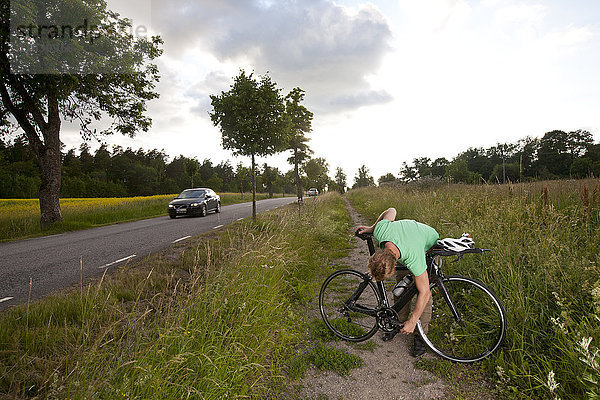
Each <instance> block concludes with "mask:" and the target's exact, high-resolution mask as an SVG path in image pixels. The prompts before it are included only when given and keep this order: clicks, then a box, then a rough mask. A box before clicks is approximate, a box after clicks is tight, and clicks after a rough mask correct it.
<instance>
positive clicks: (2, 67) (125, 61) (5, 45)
mask: <svg viewBox="0 0 600 400" xmlns="http://www.w3.org/2000/svg"><path fill="white" fill-rule="evenodd" d="M21 5H22V6H23V7H22V8H20V9H19V11H21V12H22V13H23V18H24V19H23V20H22V21H24V22H27V23H26V25H28V26H31V27H33V28H36V27H40V29H41V28H43V27H48V26H56V25H61V23H60V22H61V21H73V19H74V18H77V19H78V18H80V17H82V15H84V16H85V18H86V21H87V22H88V23H89V25H90V26H94V27H96V29H97V30H96V32H95V33H94V36H93V37H94V38H95V40H96V41H95V42H94V46H93V47H94V48H97V49H104V50H105V51H108V53H107V54H105V55H104V56H102V57H100V56H99V54H97V53H93V52H89V49H90V46H89V43H86V41H88V40H91V39H90V38H91V37H92V36H91V35H92V34H91V32H90V35H88V36H85V37H84V35H74V36H76V37H72V38H71V39H72V40H71V42H69V43H67V44H69V45H70V49H71V50H72V51H71V52H70V53H68V52H67V53H63V54H60V53H58V54H54V53H52V54H50V55H49V56H48V57H52V58H51V59H48V58H47V57H46V58H45V59H42V55H41V54H36V49H40V48H41V47H42V46H44V45H48V44H49V43H48V40H49V38H48V37H45V35H39V36H40V37H39V38H37V37H30V36H28V35H25V36H23V37H21V36H18V35H12V34H11V31H10V29H9V28H10V26H11V24H10V23H9V21H12V17H13V16H11V10H10V5H9V2H8V1H2V2H1V3H0V23H1V28H0V29H1V40H0V41H1V43H0V46H1V49H0V96H1V99H2V101H1V104H0V116H2V118H1V121H2V125H3V127H4V128H5V129H3V130H4V132H6V130H7V124H8V123H9V122H8V120H7V115H8V114H10V115H12V117H14V120H15V121H16V124H17V126H18V127H19V128H20V129H22V130H23V132H24V133H25V136H26V137H27V142H28V144H29V146H31V148H32V149H33V153H34V155H35V157H36V159H37V160H38V162H39V168H40V176H41V184H40V189H39V200H40V214H41V217H40V222H41V224H42V226H43V227H45V226H48V225H50V224H52V223H54V222H59V221H61V220H62V215H61V210H60V203H59V194H60V186H61V151H60V150H61V140H60V132H61V123H62V121H63V120H67V121H69V122H72V121H78V122H79V124H80V128H81V132H82V136H83V138H84V139H88V138H90V137H92V136H98V135H104V134H110V133H113V132H119V133H122V134H125V135H128V136H131V137H133V136H135V134H136V133H137V132H138V131H139V130H142V131H147V130H148V128H149V127H150V125H151V120H150V118H149V117H147V116H145V115H144V113H145V111H146V106H145V104H146V102H147V101H149V100H151V99H154V98H157V97H158V93H155V92H154V91H153V89H154V83H155V82H157V81H158V79H159V75H158V69H157V67H156V65H154V64H153V63H152V60H153V59H155V58H156V57H158V56H159V55H160V54H161V50H160V49H159V45H160V44H161V43H162V41H161V39H160V38H158V37H152V38H151V39H147V38H134V37H133V35H132V34H131V33H130V32H131V22H130V21H129V20H126V19H121V18H119V15H118V14H116V13H114V12H112V11H109V10H107V9H106V2H105V1H104V0H90V1H87V0H86V1H83V0H73V1H68V2H55V1H51V2H46V1H35V2H34V1H27V2H24V3H23V4H21ZM80 22H81V20H79V23H80ZM73 26H75V25H73ZM32 31H33V32H35V31H39V29H32V30H30V32H32ZM32 36H33V35H32ZM48 36H49V35H48ZM38 39H43V40H44V41H45V42H39V41H38ZM55 39H56V38H55ZM57 43H59V44H60V43H63V44H64V39H62V40H60V39H56V40H55V41H54V42H52V43H50V44H57ZM15 55H17V56H20V57H17V60H16V61H15ZM37 56H39V57H37ZM40 59H41V61H42V62H40ZM48 60H53V61H54V63H53V64H52V63H50V62H48ZM11 63H12V64H11ZM117 65H118V66H119V67H118V69H117V68H116V66H117ZM62 67H65V68H66V70H60V68H62ZM11 68H12V70H11ZM36 68H43V72H42V73H39V72H40V70H37V69H36ZM90 68H91V69H90ZM115 71H117V72H118V73H115ZM13 72H16V73H13ZM107 116H108V117H109V118H111V119H112V120H113V124H112V126H111V127H110V128H108V129H106V130H104V131H101V132H97V131H96V130H95V129H92V128H91V124H92V122H93V121H94V120H95V121H98V120H100V119H101V118H104V117H107Z"/></svg>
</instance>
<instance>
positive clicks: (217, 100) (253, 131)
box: [210, 70, 289, 220]
mask: <svg viewBox="0 0 600 400" xmlns="http://www.w3.org/2000/svg"><path fill="white" fill-rule="evenodd" d="M210 99H211V104H212V107H213V111H212V112H211V113H210V118H211V120H212V122H213V124H214V125H215V126H219V128H220V130H221V134H222V139H223V148H225V149H228V150H232V151H233V153H234V154H235V155H242V156H247V157H250V159H251V161H252V167H251V168H252V219H253V220H256V157H257V156H267V155H271V154H274V153H277V152H280V151H283V150H285V149H286V147H287V144H288V137H289V122H288V119H287V117H286V116H285V104H284V101H283V98H282V97H281V94H280V90H279V89H277V87H276V85H275V83H274V82H273V81H271V78H270V77H269V76H268V75H264V76H262V77H261V78H260V81H257V80H256V79H254V77H253V74H250V75H246V72H245V71H243V70H242V71H240V74H239V75H238V76H237V77H236V78H235V79H234V83H233V85H231V89H230V90H229V91H227V92H221V95H219V96H214V95H211V96H210Z"/></svg>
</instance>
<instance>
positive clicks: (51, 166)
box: [39, 145, 62, 228]
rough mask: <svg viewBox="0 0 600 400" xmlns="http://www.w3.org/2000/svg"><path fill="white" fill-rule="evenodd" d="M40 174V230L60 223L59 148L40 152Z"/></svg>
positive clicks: (47, 147) (45, 149)
mask: <svg viewBox="0 0 600 400" xmlns="http://www.w3.org/2000/svg"><path fill="white" fill-rule="evenodd" d="M39 161H40V173H41V177H42V184H41V185H40V194H39V195H40V212H41V218H40V224H41V225H42V228H45V227H48V226H49V225H52V224H53V223H55V222H61V221H62V214H61V212H60V201H59V195H60V183H61V169H60V147H59V148H58V149H55V148H51V147H50V146H48V145H46V146H44V149H43V150H42V151H41V152H40V159H39Z"/></svg>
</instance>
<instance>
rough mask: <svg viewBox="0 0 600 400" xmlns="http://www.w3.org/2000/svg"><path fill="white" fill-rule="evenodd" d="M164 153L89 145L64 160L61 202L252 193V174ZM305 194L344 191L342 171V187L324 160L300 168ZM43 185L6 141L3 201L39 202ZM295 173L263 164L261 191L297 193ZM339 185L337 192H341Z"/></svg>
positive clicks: (0, 162) (1, 146)
mask: <svg viewBox="0 0 600 400" xmlns="http://www.w3.org/2000/svg"><path fill="white" fill-rule="evenodd" d="M168 159H169V157H168V155H167V154H166V153H165V152H164V151H162V150H161V151H159V150H150V151H145V150H143V149H139V150H132V149H129V148H128V149H123V148H122V147H119V146H114V147H113V148H112V149H110V150H109V149H108V147H107V146H106V145H103V146H100V148H98V149H97V150H96V151H95V152H92V151H91V150H90V148H89V146H88V145H87V144H86V143H83V144H82V145H81V146H80V147H79V149H78V150H76V149H70V150H68V151H67V152H66V153H65V152H63V154H62V185H61V197H121V196H146V195H154V194H173V193H179V192H180V191H181V190H183V189H186V188H190V187H204V186H206V187H210V188H212V189H214V190H216V191H218V192H238V193H247V192H249V191H251V190H252V170H251V168H249V167H247V166H245V165H243V164H242V163H238V164H237V165H235V166H234V165H232V164H231V163H230V162H229V161H224V162H220V163H218V164H215V163H213V162H212V161H211V160H209V159H205V160H203V161H198V160H197V159H195V158H187V157H184V156H182V155H180V156H178V157H175V158H174V159H172V160H171V161H168ZM298 173H299V176H300V181H301V185H302V187H304V188H308V187H316V188H318V189H319V191H324V190H326V189H327V188H329V189H330V190H334V189H335V190H340V191H344V190H345V187H346V176H345V174H344V172H343V171H342V170H341V168H338V171H337V175H336V177H337V182H336V181H332V180H331V179H330V178H329V177H328V173H329V165H328V164H327V162H326V161H325V159H323V158H314V159H309V160H307V161H306V162H305V163H303V164H300V165H299V171H298ZM40 182H41V177H40V172H39V165H38V162H37V160H36V158H35V157H34V156H33V152H32V149H31V147H30V146H28V145H27V142H26V140H25V139H24V138H22V137H19V138H17V139H16V140H15V141H14V142H12V143H3V142H2V141H1V140H0V198H33V197H36V196H37V195H38V191H39V185H40ZM295 182H296V171H295V168H292V169H290V170H289V171H287V172H284V171H280V170H279V169H278V168H276V167H272V166H269V165H268V164H266V163H265V164H262V165H260V166H257V168H256V188H257V191H259V192H263V193H270V194H271V195H273V194H275V193H282V194H283V193H286V194H291V193H295V192H296V185H295ZM336 185H337V186H336Z"/></svg>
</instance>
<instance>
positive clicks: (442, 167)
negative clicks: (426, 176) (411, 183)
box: [430, 157, 449, 177]
mask: <svg viewBox="0 0 600 400" xmlns="http://www.w3.org/2000/svg"><path fill="white" fill-rule="evenodd" d="M448 164H449V162H448V160H446V158H445V157H440V158H436V159H435V160H434V161H433V163H431V170H430V172H431V175H432V176H439V177H443V176H444V175H445V174H446V166H447V165H448Z"/></svg>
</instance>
